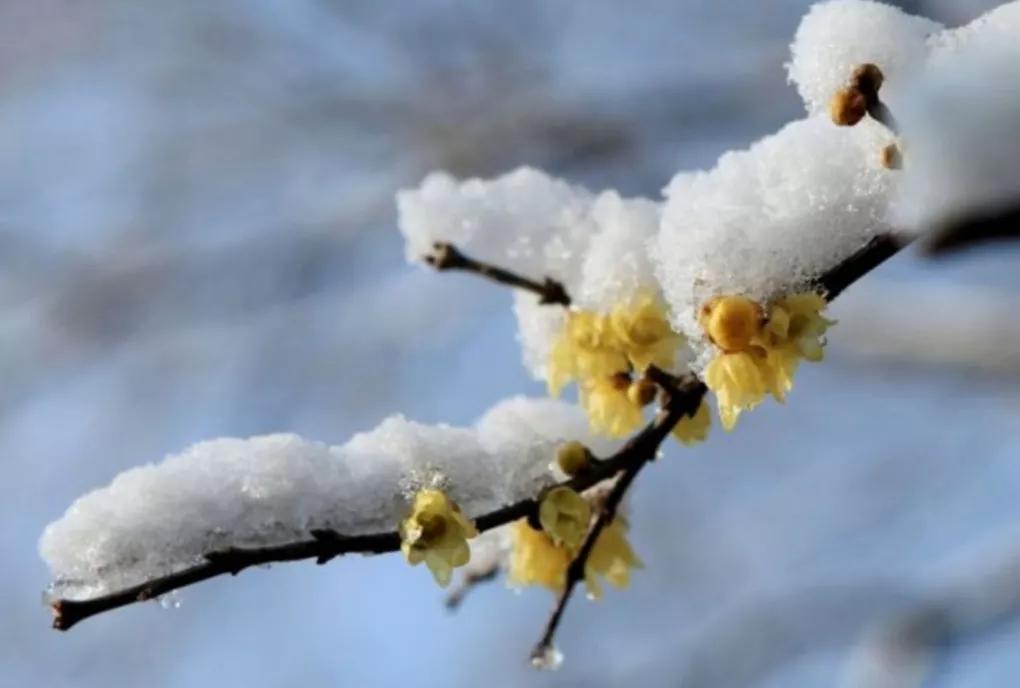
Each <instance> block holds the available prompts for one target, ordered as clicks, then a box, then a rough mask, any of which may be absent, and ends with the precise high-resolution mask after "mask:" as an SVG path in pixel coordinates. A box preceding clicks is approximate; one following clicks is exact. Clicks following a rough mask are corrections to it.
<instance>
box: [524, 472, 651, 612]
mask: <svg viewBox="0 0 1020 688" xmlns="http://www.w3.org/2000/svg"><path fill="white" fill-rule="evenodd" d="M590 521H591V506H590V505H589V504H588V502H587V500H585V499H584V497H582V496H581V495H579V494H577V493H576V492H574V491H573V490H571V489H570V488H567V487H558V488H555V489H553V490H551V491H550V492H549V494H548V495H546V497H545V499H543V500H542V503H541V505H540V506H539V522H540V523H541V525H542V530H536V529H534V528H532V527H531V526H530V525H529V524H528V522H527V521H526V520H520V521H516V522H515V523H513V524H512V525H511V531H510V532H511V535H512V537H513V549H512V550H511V554H510V565H509V571H508V577H509V580H510V582H511V583H512V584H514V585H540V586H543V587H545V588H548V589H550V590H552V591H554V592H559V591H561V590H563V586H564V585H566V581H567V568H568V567H569V566H570V562H571V561H572V560H573V558H574V556H576V554H577V550H578V549H579V548H580V546H581V543H582V542H583V541H584V536H585V535H586V534H587V532H588V526H589V523H590ZM641 565H642V564H641V561H640V560H639V559H638V558H637V555H636V554H635V553H634V550H633V549H632V548H631V546H630V543H629V542H628V541H627V522H626V520H625V519H624V518H623V517H622V516H617V517H616V518H615V519H614V520H613V521H612V522H611V523H610V524H609V525H607V526H606V527H605V528H603V530H602V532H601V533H600V534H599V537H598V539H597V540H596V541H595V545H594V547H593V548H592V551H591V554H590V555H589V557H588V561H587V565H586V566H585V571H584V582H585V586H586V587H587V588H588V594H589V595H591V596H592V597H595V598H599V597H601V596H602V587H601V585H600V582H599V577H602V578H605V580H606V581H607V582H608V583H609V584H610V585H613V586H616V587H618V588H625V587H627V585H628V584H629V583H630V570H631V569H632V568H636V567H640V566H641Z"/></svg>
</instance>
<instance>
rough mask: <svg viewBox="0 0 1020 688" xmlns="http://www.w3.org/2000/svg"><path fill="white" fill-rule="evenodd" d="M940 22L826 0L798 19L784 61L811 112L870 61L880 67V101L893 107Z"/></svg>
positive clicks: (822, 108) (861, 1)
mask: <svg viewBox="0 0 1020 688" xmlns="http://www.w3.org/2000/svg"><path fill="white" fill-rule="evenodd" d="M942 29H943V27H942V25H941V24H939V23H937V22H934V21H931V20H929V19H925V18H923V17H916V16H913V15H910V14H907V13H905V12H903V11H902V10H900V9H898V8H896V7H893V6H892V5H887V4H885V3H881V2H873V1H872V0H830V1H829V2H821V3H818V4H816V5H814V6H813V7H812V8H811V10H810V11H809V12H808V13H807V15H805V16H804V18H803V19H802V20H801V23H800V26H799V27H798V29H797V33H796V36H795V37H794V40H793V44H792V45H791V46H790V49H791V59H790V62H789V64H788V65H787V69H788V71H789V77H790V81H792V82H794V83H795V84H796V85H797V91H798V92H799V93H800V96H801V98H803V99H804V104H805V105H806V106H807V109H808V112H809V113H810V114H819V113H823V112H826V111H827V110H828V107H829V101H830V100H832V97H833V95H835V93H836V91H838V90H839V89H841V88H843V87H845V86H846V85H847V83H848V82H849V80H850V77H851V75H852V73H853V71H854V68H855V67H857V66H858V65H862V64H866V63H871V64H875V65H877V66H878V67H879V69H881V70H882V73H883V74H884V76H885V84H884V85H883V87H882V91H881V94H882V100H883V101H884V102H886V103H887V104H891V105H892V107H893V111H894V112H895V110H896V105H897V98H898V95H899V92H900V90H901V89H902V86H903V85H904V84H905V83H907V82H909V80H910V78H911V77H912V76H913V75H914V74H916V73H917V72H919V71H920V70H921V69H922V68H923V67H924V63H925V60H926V59H927V55H928V51H927V47H926V45H925V41H926V40H927V39H928V37H929V36H930V35H932V34H935V33H938V32H940V31H941V30H942Z"/></svg>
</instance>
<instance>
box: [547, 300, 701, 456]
mask: <svg viewBox="0 0 1020 688" xmlns="http://www.w3.org/2000/svg"><path fill="white" fill-rule="evenodd" d="M680 341H681V338H680V336H679V335H678V334H676V333H675V332H674V331H673V329H672V328H671V327H670V325H669V321H668V320H667V319H666V312H665V309H664V308H663V306H662V304H661V303H660V302H659V300H658V299H656V298H655V297H654V296H651V295H649V294H642V295H640V296H638V297H637V298H635V299H633V300H632V301H630V302H628V303H625V304H621V305H620V306H618V307H616V308H614V309H613V310H612V312H611V313H609V314H608V315H604V314H599V313H593V312H591V311H571V312H570V313H569V314H568V316H567V321H566V325H565V326H564V328H563V331H562V332H561V333H560V336H559V337H558V338H557V340H556V343H555V344H554V345H553V350H552V353H551V355H550V358H549V375H548V381H549V392H550V394H552V395H553V396H558V395H559V393H560V392H561V391H562V389H563V387H564V386H565V385H567V384H568V383H570V382H572V381H576V382H577V383H578V385H579V387H580V398H581V405H582V406H583V407H584V409H585V411H586V412H587V414H588V419H589V421H590V423H591V426H592V429H593V430H596V431H598V432H603V433H606V434H608V435H611V436H614V437H621V436H624V435H627V434H629V433H630V432H632V431H633V430H634V429H636V428H637V427H638V426H639V425H641V418H642V414H641V408H642V406H643V405H645V404H647V403H650V402H651V401H652V399H653V398H654V393H653V394H652V395H651V396H650V395H649V394H648V387H649V385H648V382H647V381H644V380H640V379H639V380H636V381H633V382H632V381H631V374H632V373H633V372H637V373H641V372H643V371H644V370H645V369H647V368H648V366H650V365H653V364H654V365H656V366H658V367H660V368H663V369H667V370H668V369H670V368H672V367H673V363H674V361H675V357H676V350H677V347H678V346H679V345H680Z"/></svg>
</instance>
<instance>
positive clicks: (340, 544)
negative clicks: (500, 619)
mask: <svg viewBox="0 0 1020 688" xmlns="http://www.w3.org/2000/svg"><path fill="white" fill-rule="evenodd" d="M690 379H691V380H693V381H694V383H696V384H694V383H692V384H693V385H694V386H693V387H691V388H690V389H689V390H688V391H689V393H692V394H697V395H698V396H697V398H698V402H699V403H700V400H701V396H703V395H704V386H703V385H701V383H700V382H697V381H696V379H695V378H694V377H693V376H690ZM695 408H696V406H695ZM662 422H663V421H662V420H661V419H660V418H659V417H657V418H656V419H655V420H653V421H652V422H651V423H649V425H648V426H646V427H645V428H644V429H643V430H641V431H640V432H639V433H638V434H636V435H635V436H634V437H633V438H631V440H630V441H628V442H627V444H625V445H624V446H623V447H621V448H620V450H619V451H617V452H616V453H615V454H613V455H612V456H610V457H608V458H606V459H603V460H596V461H593V462H592V466H591V468H590V470H587V471H585V472H583V473H581V474H579V475H577V476H575V477H573V478H571V479H569V480H565V481H564V482H562V483H559V484H560V485H563V486H566V487H569V488H571V489H573V490H575V491H577V492H583V491H584V490H587V489H589V488H591V487H594V486H595V485H597V484H599V483H601V482H603V481H605V480H608V479H610V478H612V477H614V476H615V475H616V474H617V473H619V472H620V471H622V470H624V469H625V468H626V467H628V466H630V465H631V464H633V463H635V462H644V461H645V459H644V458H642V457H644V456H645V453H646V450H647V447H649V446H650V445H651V444H654V446H655V447H658V445H659V443H660V442H661V441H662V437H665V435H667V434H668V433H669V431H670V430H671V429H672V426H669V427H668V428H663V427H662V426H661V424H662ZM660 435H661V436H660ZM538 504H539V502H538V499H537V498H535V497H531V498H528V499H524V500H521V501H519V502H515V503H514V504H509V505H507V506H504V507H501V508H499V509H496V510H495V511H490V512H489V513H486V514H482V515H481V516H478V517H476V518H475V526H476V527H477V528H478V530H479V532H484V531H486V530H491V529H493V528H497V527H499V526H502V525H506V524H507V523H510V522H512V521H516V520H518V519H521V518H528V517H529V516H537V513H538ZM311 535H312V538H311V539H309V540H302V541H299V542H293V543H288V544H284V545H277V546H273V547H253V548H240V547H232V548H229V549H224V550H218V551H214V552H210V553H208V554H206V555H205V561H204V562H202V563H200V564H196V565H194V566H191V567H189V568H187V569H184V570H181V571H177V572H174V573H170V574H168V575H166V576H161V577H159V578H154V579H152V580H149V581H145V582H143V583H140V584H138V585H134V586H131V587H129V588H125V589H123V590H119V591H117V592H113V593H110V594H108V595H102V596H100V597H95V598H92V599H88V600H66V599H61V600H56V601H55V602H53V604H52V605H51V607H52V609H53V615H54V618H53V627H54V628H56V629H58V630H62V631H65V630H67V629H69V628H71V627H72V626H74V625H75V624H76V623H78V622H79V621H82V620H84V619H87V618H89V617H90V616H95V615H96V614H100V613H102V612H106V611H110V610H112V609H117V608H119V607H124V606H126V605H129V604H133V603H134V602H144V601H146V600H151V599H153V598H156V597H159V596H160V595H165V594H166V593H168V592H171V591H173V590H178V589H180V588H184V587H187V586H189V585H194V584H195V583H199V582H201V581H204V580H209V579H210V578H215V577H217V576H222V575H225V574H231V575H234V576H236V575H237V574H239V573H241V571H244V570H245V569H247V568H249V567H251V566H260V565H263V564H272V563H277V562H287V561H300V560H303V559H314V560H315V561H316V563H318V564H325V563H326V562H328V561H330V560H332V559H334V558H336V557H338V556H340V555H343V554H351V553H359V554H382V553H384V552H395V551H397V550H399V549H400V535H399V534H398V533H397V532H396V531H395V530H392V531H387V532H384V533H369V534H366V535H344V534H341V533H337V532H335V531H331V530H318V531H313V532H312V533H311Z"/></svg>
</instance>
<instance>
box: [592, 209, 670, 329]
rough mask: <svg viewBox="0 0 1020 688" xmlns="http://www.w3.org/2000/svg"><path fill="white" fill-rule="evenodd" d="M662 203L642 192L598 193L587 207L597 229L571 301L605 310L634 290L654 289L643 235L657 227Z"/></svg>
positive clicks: (646, 242) (651, 232)
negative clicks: (630, 194) (624, 195)
mask: <svg viewBox="0 0 1020 688" xmlns="http://www.w3.org/2000/svg"><path fill="white" fill-rule="evenodd" d="M660 214H661V204H659V203H655V202H654V201H650V200H648V199H644V198H635V199H624V198H621V197H620V196H619V194H617V193H616V192H613V191H606V192H603V193H601V194H599V196H598V198H597V199H596V200H595V203H594V205H593V206H592V210H591V217H592V221H593V222H594V223H595V226H596V227H597V228H598V233H597V234H596V235H595V236H594V237H592V239H591V244H590V246H589V247H588V252H587V254H586V255H585V256H584V263H583V266H582V269H581V282H580V285H578V288H577V289H575V290H574V291H575V292H576V296H575V297H574V298H575V301H576V302H577V305H578V306H580V307H581V308H585V309H588V310H594V311H597V312H602V313H606V312H609V311H611V310H612V309H613V308H614V307H615V306H617V305H619V304H620V303H622V302H626V301H627V300H628V299H630V298H631V297H633V296H634V295H635V294H637V293H640V292H644V291H649V292H652V293H655V292H657V291H658V288H659V285H658V282H657V281H656V280H655V276H654V274H653V272H652V263H651V258H650V257H649V255H648V241H649V240H650V239H651V238H652V237H653V236H654V235H655V234H656V232H658V230H659V219H660Z"/></svg>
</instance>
